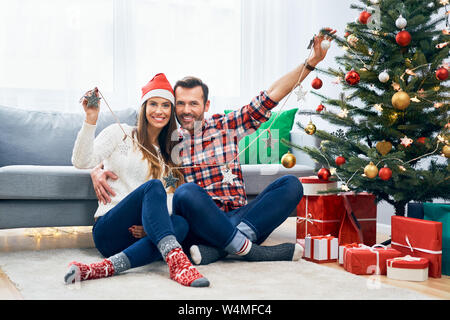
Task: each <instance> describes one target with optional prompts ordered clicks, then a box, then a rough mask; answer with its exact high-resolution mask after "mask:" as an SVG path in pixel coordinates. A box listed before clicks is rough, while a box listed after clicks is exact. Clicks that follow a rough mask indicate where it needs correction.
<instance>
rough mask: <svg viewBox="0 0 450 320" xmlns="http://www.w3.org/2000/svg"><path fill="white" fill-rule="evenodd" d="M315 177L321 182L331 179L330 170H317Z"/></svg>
mask: <svg viewBox="0 0 450 320" xmlns="http://www.w3.org/2000/svg"><path fill="white" fill-rule="evenodd" d="M317 176H318V177H319V179H321V180H326V181H328V179H330V177H331V172H330V170H328V169H327V168H322V169H320V170H319V172H318V173H317Z"/></svg>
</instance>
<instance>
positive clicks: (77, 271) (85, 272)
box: [64, 259, 114, 283]
mask: <svg viewBox="0 0 450 320" xmlns="http://www.w3.org/2000/svg"><path fill="white" fill-rule="evenodd" d="M69 267H70V269H69V271H68V272H67V274H66V276H65V277H64V279H65V281H66V283H69V282H70V283H72V282H74V281H75V279H76V278H77V277H79V279H80V280H81V281H83V280H90V279H99V278H106V277H110V276H112V275H113V274H114V266H113V264H112V262H111V261H110V260H108V259H104V260H103V261H101V262H95V263H91V264H84V263H80V262H76V261H73V262H71V263H69Z"/></svg>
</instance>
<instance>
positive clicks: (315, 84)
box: [311, 77, 323, 90]
mask: <svg viewBox="0 0 450 320" xmlns="http://www.w3.org/2000/svg"><path fill="white" fill-rule="evenodd" d="M322 84H323V83H322V80H320V79H319V78H317V77H316V78H315V79H314V80H313V81H312V82H311V86H312V87H313V88H314V89H316V90H317V89H320V88H322Z"/></svg>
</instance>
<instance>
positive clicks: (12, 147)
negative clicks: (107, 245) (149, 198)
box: [0, 106, 315, 229]
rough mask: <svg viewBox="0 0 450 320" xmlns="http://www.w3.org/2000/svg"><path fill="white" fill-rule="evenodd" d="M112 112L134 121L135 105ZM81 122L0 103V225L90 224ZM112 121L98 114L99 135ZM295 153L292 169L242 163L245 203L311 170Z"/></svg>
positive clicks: (91, 200)
mask: <svg viewBox="0 0 450 320" xmlns="http://www.w3.org/2000/svg"><path fill="white" fill-rule="evenodd" d="M116 114H117V116H118V117H119V119H120V121H121V122H125V123H128V124H130V125H135V124H136V116H137V114H136V111H135V110H134V109H126V110H121V111H119V112H116ZM83 121H84V115H83V114H80V113H60V112H40V111H26V110H20V109H15V108H8V107H1V106H0V229H9V228H27V227H57V226H88V225H92V224H93V221H94V220H93V216H94V212H95V210H96V208H97V199H96V196H95V192H94V190H93V188H92V182H91V177H90V170H80V169H76V168H74V167H73V166H72V164H71V155H72V148H73V144H74V141H75V138H76V134H77V132H78V130H79V129H80V127H81V124H82V123H83ZM113 122H114V117H113V116H112V115H111V114H109V113H108V112H102V114H101V115H100V117H99V123H98V128H97V133H99V132H100V131H101V130H102V129H103V128H105V127H106V126H108V125H109V124H111V123H113ZM294 136H295V137H294V138H295V139H293V140H295V141H296V143H302V144H303V143H306V144H311V143H315V142H314V140H311V139H312V138H310V137H309V136H306V135H301V134H300V135H298V134H296V135H294ZM291 139H292V137H291ZM303 139H309V140H308V141H306V140H303ZM294 154H295V155H296V156H297V165H296V166H295V167H294V168H291V169H286V168H284V167H282V166H281V165H277V164H270V165H242V171H243V175H244V181H245V185H246V190H247V194H248V198H249V201H251V200H252V199H254V198H255V197H256V196H257V195H258V193H259V192H261V191H262V190H263V189H264V188H265V187H266V186H267V185H268V184H270V183H271V182H272V181H273V180H275V179H276V178H278V177H281V176H283V175H285V174H294V175H296V176H307V175H311V174H313V165H312V163H311V160H310V159H309V158H308V157H307V156H305V155H303V154H301V153H299V152H294Z"/></svg>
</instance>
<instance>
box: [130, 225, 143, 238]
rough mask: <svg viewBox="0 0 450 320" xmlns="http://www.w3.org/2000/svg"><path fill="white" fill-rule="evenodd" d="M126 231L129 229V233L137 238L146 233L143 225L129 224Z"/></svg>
mask: <svg viewBox="0 0 450 320" xmlns="http://www.w3.org/2000/svg"><path fill="white" fill-rule="evenodd" d="M128 231H130V233H131V234H132V235H133V237H135V238H137V239H141V238H143V237H145V236H147V234H146V233H145V231H144V227H143V226H136V225H134V226H131V227H129V228H128Z"/></svg>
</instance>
